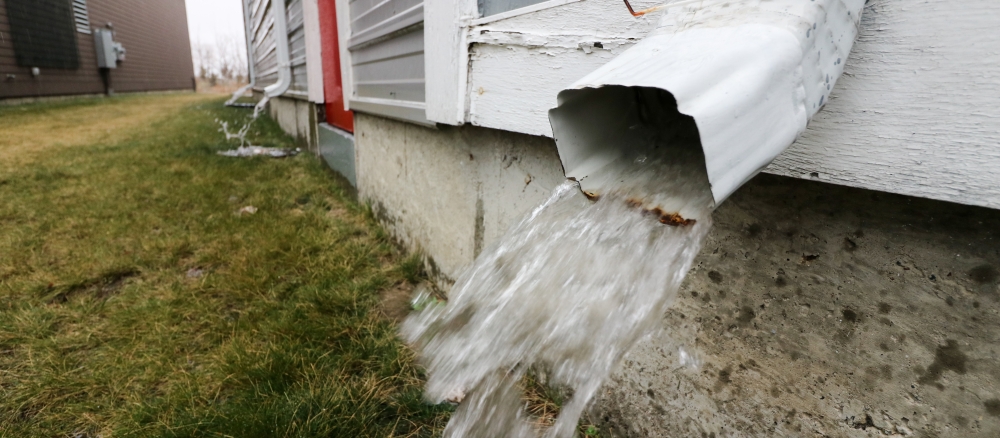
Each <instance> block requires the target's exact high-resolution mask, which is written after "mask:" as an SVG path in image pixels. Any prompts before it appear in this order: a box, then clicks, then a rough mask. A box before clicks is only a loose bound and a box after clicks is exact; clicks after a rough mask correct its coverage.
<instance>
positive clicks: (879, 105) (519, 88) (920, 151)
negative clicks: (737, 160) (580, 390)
mask: <svg viewBox="0 0 1000 438" xmlns="http://www.w3.org/2000/svg"><path fill="white" fill-rule="evenodd" d="M451 3H454V4H453V5H451V6H450V7H451V8H452V9H454V8H457V7H459V6H460V5H461V4H464V0H453V1H452V2H451ZM658 3H660V2H634V4H635V6H636V8H641V7H649V6H652V5H654V4H658ZM525 11H527V12H526V13H521V12H525ZM998 15H1000V3H998V2H995V1H993V0H960V1H957V2H950V3H941V2H917V3H914V2H910V1H907V0H875V1H870V2H868V4H867V5H866V7H865V10H864V13H863V16H862V23H861V28H860V35H859V37H858V40H857V42H856V43H855V45H854V49H853V51H852V53H851V56H850V57H849V58H848V59H847V62H846V69H845V73H844V76H843V77H841V78H840V80H839V81H838V83H837V84H836V87H835V88H834V90H833V94H832V96H831V99H830V102H829V103H828V104H827V105H826V107H825V108H824V109H823V110H822V111H821V112H820V113H819V114H818V115H817V116H816V117H815V118H814V120H813V121H812V122H811V123H810V125H809V129H808V131H807V132H806V133H805V134H804V135H803V136H801V137H800V139H799V140H798V141H797V142H796V143H795V144H794V145H792V146H791V147H790V148H789V149H788V151H787V152H786V153H784V154H783V155H781V156H779V157H778V159H776V160H775V162H774V163H773V164H772V165H771V166H770V167H768V168H767V169H766V170H765V172H771V173H776V174H781V175H786V176H792V177H796V178H807V179H819V180H823V181H828V182H832V183H836V184H843V185H848V186H854V187H862V188H867V189H872V190H879V191H884V192H892V193H901V194H907V195H912V196H919V197H926V198H932V199H939V200H946V201H951V202H958V203H963V204H970V205H979V206H986V207H990V208H1000V149H997V148H996V147H995V145H996V144H997V143H998V142H1000V107H997V106H996V105H994V104H993V102H994V101H996V100H997V99H1000V77H998V76H997V75H996V74H995V73H994V72H996V71H1000V33H998V32H995V31H993V28H994V27H995V26H996V19H995V17H997V16H998ZM658 16H659V14H658V13H657V14H651V15H649V16H645V17H640V18H634V17H632V16H631V15H630V14H629V13H628V11H627V10H626V9H625V6H624V5H623V4H622V3H621V2H605V1H596V0H551V1H548V2H544V3H539V4H536V5H533V6H531V7H528V8H524V9H520V10H513V11H509V12H506V13H502V14H497V15H494V16H491V17H483V18H472V19H469V18H464V19H462V18H459V19H454V20H452V25H453V26H462V27H463V29H464V32H465V38H466V39H467V42H468V43H469V44H470V45H471V46H470V47H471V48H470V49H469V55H468V56H469V57H468V60H467V62H465V60H464V59H461V57H462V56H463V55H462V53H461V52H460V51H457V50H456V51H454V54H453V57H458V58H459V59H458V60H457V61H456V63H457V64H458V65H461V66H464V65H468V69H469V79H468V89H467V92H466V93H463V95H462V96H461V99H456V101H455V102H452V105H453V107H460V108H464V109H465V114H466V115H465V117H464V119H461V120H462V121H465V122H468V123H472V124H474V125H477V126H484V127H490V128H495V129H503V130H507V131H514V132H521V133H526V134H532V135H544V136H551V130H550V127H549V122H548V117H547V111H548V110H549V109H551V108H553V107H554V106H555V105H556V96H557V94H558V92H559V91H560V90H562V89H563V88H565V87H566V86H568V85H569V84H571V83H573V82H575V81H576V80H578V79H580V78H582V77H583V76H585V75H586V74H588V73H590V72H591V71H593V70H595V69H596V68H597V67H599V66H601V65H603V64H605V63H607V62H608V61H609V60H611V59H612V58H614V57H615V56H617V55H618V54H620V53H622V52H623V51H625V50H627V49H628V48H629V47H631V46H632V45H633V44H634V43H635V42H637V41H639V40H640V39H642V38H643V37H645V36H646V35H647V34H648V33H649V32H650V31H651V30H652V29H653V27H654V26H655V25H656V21H657V18H658ZM430 86H431V85H429V87H430ZM466 99H467V100H466ZM466 101H467V102H468V103H467V104H466ZM445 113H447V112H445ZM453 113H454V111H452V114H453ZM443 114H444V113H443ZM435 120H436V121H438V122H442V123H455V122H454V121H452V120H454V119H448V118H447V117H443V118H441V119H435Z"/></svg>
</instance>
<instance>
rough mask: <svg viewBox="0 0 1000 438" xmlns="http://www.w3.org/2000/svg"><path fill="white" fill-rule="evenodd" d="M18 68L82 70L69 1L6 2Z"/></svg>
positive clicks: (14, 0)
mask: <svg viewBox="0 0 1000 438" xmlns="http://www.w3.org/2000/svg"><path fill="white" fill-rule="evenodd" d="M6 3H7V17H8V18H9V20H10V31H11V32H10V33H11V36H12V37H13V40H14V53H15V54H16V55H17V65H19V66H21V67H45V68H62V69H77V68H80V53H79V51H78V49H77V47H76V33H75V32H74V22H73V9H72V7H71V6H70V2H68V1H66V0H6Z"/></svg>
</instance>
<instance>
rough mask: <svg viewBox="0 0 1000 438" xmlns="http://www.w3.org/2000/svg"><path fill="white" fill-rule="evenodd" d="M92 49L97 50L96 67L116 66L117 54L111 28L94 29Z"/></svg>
mask: <svg viewBox="0 0 1000 438" xmlns="http://www.w3.org/2000/svg"><path fill="white" fill-rule="evenodd" d="M94 49H96V51H97V66H98V67H100V68H116V67H118V54H117V53H115V41H114V34H112V33H111V29H94Z"/></svg>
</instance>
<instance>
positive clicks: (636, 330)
mask: <svg viewBox="0 0 1000 438" xmlns="http://www.w3.org/2000/svg"><path fill="white" fill-rule="evenodd" d="M670 153H671V154H672V156H671V157H670V158H669V159H666V158H662V157H661V158H649V157H646V156H637V157H633V158H630V160H632V164H631V165H629V166H622V168H624V169H627V170H625V171H623V172H622V173H621V174H620V175H619V178H617V179H616V181H618V182H617V183H616V184H615V185H614V187H609V188H608V190H607V192H606V193H603V194H601V196H600V197H599V198H598V199H597V200H596V201H591V200H588V199H587V198H586V197H585V196H584V195H582V193H581V191H580V189H579V185H578V184H577V183H576V182H573V181H568V182H566V183H564V184H562V185H560V186H559V187H558V188H556V189H555V191H554V192H553V193H552V195H551V196H550V197H549V199H548V200H546V201H545V202H543V203H542V204H541V205H540V206H538V207H537V208H535V209H534V210H533V211H531V212H530V214H528V215H527V216H526V217H524V218H523V219H521V220H520V222H518V223H516V224H515V225H514V226H513V227H511V228H510V229H509V230H508V231H507V233H506V234H505V235H504V236H503V237H501V238H500V240H499V241H498V242H497V243H496V244H494V245H492V246H491V247H489V248H488V249H487V250H486V251H484V252H483V253H482V254H481V255H480V256H479V257H478V258H477V259H476V261H475V262H474V263H473V265H472V266H471V267H470V268H469V269H468V270H467V271H466V272H465V273H464V274H463V275H462V276H461V277H460V278H459V279H458V281H457V282H456V284H455V286H454V287H453V289H452V290H451V292H450V295H449V299H448V302H447V304H442V305H436V306H429V307H428V308H426V309H425V310H423V311H422V312H420V313H418V314H415V315H412V316H411V317H410V318H408V319H407V320H406V321H405V322H404V324H403V328H402V333H403V335H404V337H405V338H406V339H407V340H408V341H409V342H412V343H414V344H415V345H417V347H418V351H419V352H420V357H421V361H422V362H423V364H424V365H425V366H426V368H427V370H428V372H429V379H428V382H427V388H426V395H427V397H428V398H429V399H430V400H431V401H434V402H441V401H443V400H447V399H452V398H455V397H456V396H458V397H461V396H462V395H464V399H463V400H462V402H461V404H460V406H459V407H458V409H457V410H456V412H455V414H454V415H453V417H452V419H451V421H450V422H449V423H448V426H447V428H446V430H445V436H450V437H491V438H492V437H534V436H538V435H539V433H542V434H544V435H545V436H548V437H570V436H573V433H574V431H575V429H576V426H577V423H578V421H579V418H580V416H581V414H582V413H583V410H584V408H585V407H586V405H587V403H588V402H589V401H590V400H591V398H592V397H593V396H594V395H595V393H596V392H597V390H598V389H599V388H600V386H601V384H602V383H603V382H604V380H605V379H607V377H608V376H609V375H610V373H611V371H612V370H613V368H614V367H615V365H616V364H617V363H618V362H619V361H620V360H621V358H622V357H623V356H624V355H625V353H627V352H628V351H629V350H630V349H631V348H632V347H633V346H634V345H635V343H636V342H637V341H638V340H639V339H641V338H642V337H644V336H645V335H647V334H648V333H650V332H651V331H652V330H655V329H656V328H657V327H658V324H659V323H660V321H661V320H662V317H663V314H664V313H665V312H666V311H667V309H668V307H669V305H670V303H671V302H672V300H673V298H674V296H675V295H676V292H677V290H678V288H679V287H680V285H681V281H682V280H683V279H684V276H685V274H686V273H687V271H688V269H689V268H690V267H691V263H692V261H693V259H694V257H695V256H696V255H697V253H698V251H699V250H700V249H701V243H702V240H703V239H704V237H705V235H706V234H707V233H708V231H709V228H710V227H711V212H710V207H711V205H712V196H711V191H710V188H709V185H708V178H707V176H706V175H705V171H704V158H703V157H702V156H701V152H700V149H698V148H697V147H691V148H675V149H672V150H671V151H670ZM650 193H654V194H660V195H664V194H665V195H666V198H667V199H670V200H671V202H670V204H671V206H672V207H675V208H673V209H672V210H671V211H677V212H684V217H685V218H693V219H695V221H694V222H688V225H681V226H672V225H665V224H664V223H661V221H662V220H663V217H664V216H665V215H664V213H663V212H662V211H659V210H657V209H656V208H655V207H656V206H649V205H647V204H646V203H645V200H646V199H648V194H650ZM658 198H660V199H663V196H659V197H658ZM666 216H669V215H666ZM666 222H669V223H675V222H672V221H666ZM679 353H683V355H681V357H682V358H683V360H684V361H686V362H690V361H691V360H692V356H691V355H690V354H688V353H687V352H686V351H684V350H681V351H679ZM534 367H543V368H544V369H546V370H548V375H549V380H550V382H551V383H553V384H555V385H558V386H562V387H567V388H569V389H570V390H571V392H572V395H571V397H570V399H569V401H568V402H567V403H565V404H564V405H563V406H562V408H561V411H560V414H559V417H558V419H557V420H556V422H555V424H554V425H553V426H552V427H550V428H548V430H544V431H541V430H536V427H534V426H532V425H531V424H530V422H529V421H528V420H529V418H528V414H527V413H526V411H525V409H524V402H523V401H522V397H521V394H520V391H519V389H518V382H519V381H520V380H521V379H522V378H523V377H524V375H525V373H526V372H527V371H528V370H529V369H530V368H534Z"/></svg>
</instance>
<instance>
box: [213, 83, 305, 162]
mask: <svg viewBox="0 0 1000 438" xmlns="http://www.w3.org/2000/svg"><path fill="white" fill-rule="evenodd" d="M244 92H246V89H245V87H244V88H241V89H239V90H237V91H236V93H234V94H233V97H232V98H231V99H229V101H227V102H226V105H229V104H231V103H233V102H235V100H236V99H237V98H238V96H240V95H242V94H243V93H244ZM270 100H271V98H270V97H268V96H267V95H264V98H263V99H261V100H260V102H257V104H256V105H254V108H253V115H252V116H251V117H250V120H248V121H247V122H246V123H244V124H243V126H242V127H241V128H240V129H238V130H236V131H235V132H233V131H230V126H229V122H226V121H224V120H219V119H215V122H216V123H218V124H219V126H221V127H222V128H221V129H219V132H222V133H223V134H225V136H226V141H230V140H234V139H235V140H239V141H240V146H239V147H237V148H236V149H230V150H226V151H220V152H219V155H223V156H226V157H253V156H258V155H265V156H269V157H272V158H281V157H289V156H292V155H296V154H298V153H299V149H298V148H296V149H285V148H268V147H263V146H257V145H254V144H251V143H250V141H249V140H247V134H248V133H249V132H250V127H251V126H253V123H254V122H255V121H257V118H259V117H260V115H261V113H263V112H264V108H265V107H267V103H268V102H269V101H270Z"/></svg>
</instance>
